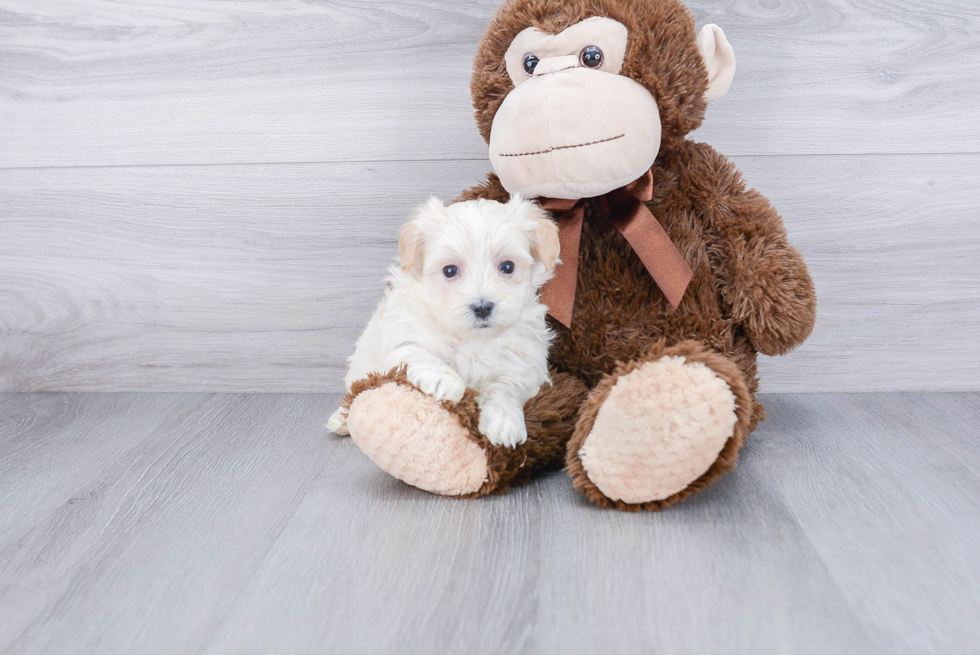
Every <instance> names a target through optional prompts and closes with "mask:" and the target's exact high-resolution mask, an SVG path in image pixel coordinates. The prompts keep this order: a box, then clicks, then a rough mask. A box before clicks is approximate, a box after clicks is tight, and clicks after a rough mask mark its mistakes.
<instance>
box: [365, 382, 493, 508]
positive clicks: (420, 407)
mask: <svg viewBox="0 0 980 655" xmlns="http://www.w3.org/2000/svg"><path fill="white" fill-rule="evenodd" d="M464 400H465V399H464ZM445 405H452V403H449V402H448V401H445V402H443V401H438V400H436V399H435V398H433V397H432V396H429V395H427V394H425V393H423V392H422V391H420V390H418V389H416V388H415V387H414V386H412V385H411V384H409V383H407V381H404V380H400V379H399V380H390V381H386V382H383V383H382V384H379V385H378V386H374V387H373V388H369V389H365V390H363V391H361V392H360V393H358V394H357V395H355V396H354V397H353V398H352V400H351V402H350V409H349V410H348V413H347V428H348V430H350V436H351V438H352V439H353V440H354V443H356V444H357V446H358V447H359V448H360V449H361V450H362V451H363V452H364V454H365V455H367V456H368V457H369V458H370V459H371V461H373V462H374V463H375V464H377V465H378V466H380V467H381V468H382V470H384V471H385V472H387V473H389V474H390V475H393V476H394V477H396V478H398V479H399V480H402V481H403V482H406V483H408V484H410V485H412V486H413V487H418V488H419V489H423V490H425V491H429V492H431V493H435V494H442V495H444V496H462V495H467V494H472V493H475V492H477V491H479V490H480V488H481V487H483V485H484V483H485V482H486V481H487V480H488V478H489V477H490V476H489V470H488V466H487V454H486V451H485V450H484V448H483V447H482V446H481V445H480V444H479V443H477V441H476V440H474V439H473V438H471V437H470V435H469V432H470V430H469V429H468V428H467V427H464V423H465V421H464V423H461V422H460V417H459V416H458V415H457V414H456V413H454V412H450V411H447V408H446V407H445Z"/></svg>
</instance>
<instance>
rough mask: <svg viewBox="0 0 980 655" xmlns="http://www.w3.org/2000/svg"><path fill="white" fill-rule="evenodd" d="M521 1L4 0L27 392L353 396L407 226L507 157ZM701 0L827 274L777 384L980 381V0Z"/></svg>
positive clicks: (12, 231) (3, 342)
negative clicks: (481, 128)
mask: <svg viewBox="0 0 980 655" xmlns="http://www.w3.org/2000/svg"><path fill="white" fill-rule="evenodd" d="M497 4H498V3H497V2H496V1H495V0H487V1H485V2H479V1H477V2H463V1H458V0H453V1H450V0H429V1H415V0H402V1H399V2H368V1H362V2H330V3H322V2H304V1H302V0H286V1H278V2H272V1H266V0H257V1H252V2H244V1H236V0H230V1H228V2H222V3H200V2H196V1H195V0H166V1H163V2H146V3H143V2H141V3H131V2H123V1H122V0H115V1H111V0H60V1H59V2H43V3H42V2H37V1H36V0H0V390H15V391H25V390H86V391H88V390H208V391H218V390H226V391H336V390H338V389H339V386H340V371H341V369H342V366H343V358H344V357H345V355H346V354H347V353H348V351H349V350H350V348H351V345H352V343H353V340H354V339H355V338H356V336H357V334H358V332H359V330H360V328H361V326H362V324H363V323H364V321H365V320H366V318H367V316H368V314H369V312H370V310H371V308H372V307H373V305H374V304H375V302H376V299H377V297H378V294H379V291H380V288H381V284H380V278H381V276H382V274H383V271H384V268H385V266H386V265H387V263H388V262H389V261H390V259H391V258H392V257H393V256H394V254H395V247H394V246H395V244H394V234H395V229H396V227H397V225H398V224H399V223H400V222H401V221H402V220H403V219H404V217H405V216H406V214H407V212H408V211H409V210H410V208H411V207H412V206H413V205H414V204H416V203H417V202H419V201H421V200H422V199H424V198H425V197H426V196H428V195H429V194H431V193H435V194H437V195H440V196H441V197H443V198H445V199H449V198H451V197H453V196H454V195H455V194H456V193H458V192H459V190H461V189H462V188H464V187H467V186H469V185H471V184H473V183H475V182H477V181H478V180H479V179H480V178H481V177H482V175H483V174H484V173H485V172H486V170H487V164H486V161H485V148H484V145H483V143H482V141H481V140H480V138H479V136H478V134H477V132H476V128H475V126H474V124H473V120H472V114H471V109H470V105H469V99H468V77H469V68H470V63H471V59H472V55H473V52H474V50H475V48H476V44H477V42H478V40H479V38H480V35H481V33H482V31H483V30H484V28H485V27H486V24H487V22H488V20H489V18H490V17H491V15H492V14H493V12H494V10H495V8H496V5H497ZM689 6H690V7H691V9H692V11H693V12H694V13H695V15H696V17H697V19H698V22H699V24H703V23H706V22H715V23H718V24H720V25H722V26H723V27H724V28H725V30H726V32H727V33H728V35H729V38H730V40H731V41H732V43H733V44H734V47H735V48H736V52H737V53H738V57H739V69H738V73H737V75H736V79H735V85H734V87H733V89H732V91H731V93H730V94H729V96H728V97H726V98H725V99H723V100H721V101H719V102H718V103H716V104H715V105H713V106H712V107H711V108H710V109H709V112H708V117H707V120H706V123H705V125H704V127H702V129H701V130H700V131H699V132H698V135H697V136H698V138H700V139H702V140H705V141H708V142H710V143H712V144H713V145H715V146H716V147H717V148H718V149H719V150H720V151H721V152H723V153H725V154H727V155H729V156H730V157H732V158H733V159H734V160H735V161H736V162H737V163H738V164H739V165H740V166H741V167H742V169H743V170H744V172H745V174H746V177H747V179H748V181H749V183H750V184H752V185H753V186H755V187H757V188H758V189H760V190H761V191H762V192H763V193H765V194H767V195H768V196H769V197H770V198H771V199H772V200H773V202H774V203H775V204H776V206H777V207H778V208H779V209H780V210H781V212H782V213H783V215H784V218H785V220H786V224H787V228H788V230H789V232H790V236H791V238H792V239H793V241H794V243H795V244H797V246H798V247H799V248H800V249H801V250H802V251H803V253H804V254H805V256H806V257H807V259H808V262H809V263H810V265H811V267H812V271H813V273H814V277H815V279H816V282H817V286H818V293H819V299H820V313H819V320H818V324H817V328H816V331H815V333H814V335H813V337H812V338H811V339H810V341H809V342H808V343H807V344H806V345H805V346H804V347H802V348H801V349H800V350H798V351H797V352H796V353H794V354H793V355H791V356H788V357H783V358H776V359H772V360H765V361H763V362H762V365H761V370H762V376H763V383H762V388H763V390H766V391H820V390H834V391H866V390H914V389H923V390H942V389H948V390H967V389H980V375H978V373H977V370H978V367H977V364H978V361H980V339H978V338H977V334H978V331H980V284H978V283H980V264H978V261H980V236H978V232H980V230H978V228H980V183H978V180H980V130H978V129H977V125H978V124H980V5H978V4H977V3H976V2H975V1H974V0H946V1H943V2H939V1H936V2H926V1H916V0H890V1H885V0H777V1H775V2H758V1H756V0H738V1H736V2H732V1H731V0H698V1H696V2H689Z"/></svg>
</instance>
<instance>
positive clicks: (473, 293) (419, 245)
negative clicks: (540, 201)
mask: <svg viewBox="0 0 980 655" xmlns="http://www.w3.org/2000/svg"><path fill="white" fill-rule="evenodd" d="M398 246H399V252H400V254H401V262H402V269H404V270H405V271H407V272H408V274H409V275H410V276H412V277H413V278H414V279H416V280H417V281H418V283H419V284H420V287H421V292H420V296H421V297H420V299H419V300H420V301H421V302H425V303H426V304H427V305H428V308H429V309H430V311H431V314H432V318H433V320H435V321H437V322H438V323H439V324H440V325H442V326H443V328H445V329H447V330H449V331H451V332H453V333H455V334H459V335H463V336H468V337H476V338H480V337H489V336H494V335H497V334H500V332H502V331H503V330H506V329H507V328H509V327H511V326H512V325H514V324H515V323H517V322H518V321H519V320H520V319H521V317H522V315H523V312H524V310H525V308H526V307H527V306H528V305H529V303H531V302H533V300H534V298H535V294H536V292H537V289H538V288H539V287H540V286H541V285H542V284H544V283H545V282H546V281H547V280H548V279H549V278H550V277H551V274H552V272H553V270H554V267H555V264H556V262H557V260H558V249H559V245H558V228H557V226H556V225H555V223H554V221H552V220H551V219H550V218H549V216H548V214H547V212H545V211H543V210H542V209H541V208H540V207H538V205H537V204H536V203H533V202H530V201H527V200H523V199H521V198H520V197H516V196H515V197H514V198H513V199H512V200H511V201H510V202H508V203H507V204H502V203H499V202H493V201H491V200H472V201H468V202H460V203H456V204H453V205H450V206H448V207H444V206H443V205H442V203H441V202H439V201H438V200H437V199H435V198H432V199H430V200H429V202H427V203H426V204H424V205H422V207H420V208H419V210H418V212H417V213H416V215H415V217H414V218H413V219H412V220H411V221H410V222H408V223H406V224H405V225H404V226H403V227H402V230H401V233H400V234H399V242H398Z"/></svg>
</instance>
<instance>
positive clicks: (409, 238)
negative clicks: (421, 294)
mask: <svg viewBox="0 0 980 655" xmlns="http://www.w3.org/2000/svg"><path fill="white" fill-rule="evenodd" d="M398 256H399V258H400V259H401V260H402V270H403V271H410V270H412V267H413V266H415V262H416V261H418V260H420V259H421V257H422V230H420V229H419V226H418V225H416V224H415V221H410V222H408V223H405V224H404V225H402V227H401V229H400V230H398ZM420 263H421V262H420Z"/></svg>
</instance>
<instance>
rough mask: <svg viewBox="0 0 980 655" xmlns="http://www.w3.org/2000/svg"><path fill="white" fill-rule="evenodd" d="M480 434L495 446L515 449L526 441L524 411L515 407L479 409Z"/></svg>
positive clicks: (489, 405) (494, 405)
mask: <svg viewBox="0 0 980 655" xmlns="http://www.w3.org/2000/svg"><path fill="white" fill-rule="evenodd" d="M480 432H482V433H483V436H485V437H486V438H487V439H489V440H490V443H492V444H493V445H495V446H507V447H508V448H516V447H517V446H519V445H521V444H522V443H524V442H525V441H527V425H526V424H525V423H524V410H523V409H522V408H520V407H518V406H517V405H514V406H510V405H498V404H496V403H493V404H487V405H485V406H483V407H481V408H480Z"/></svg>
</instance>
